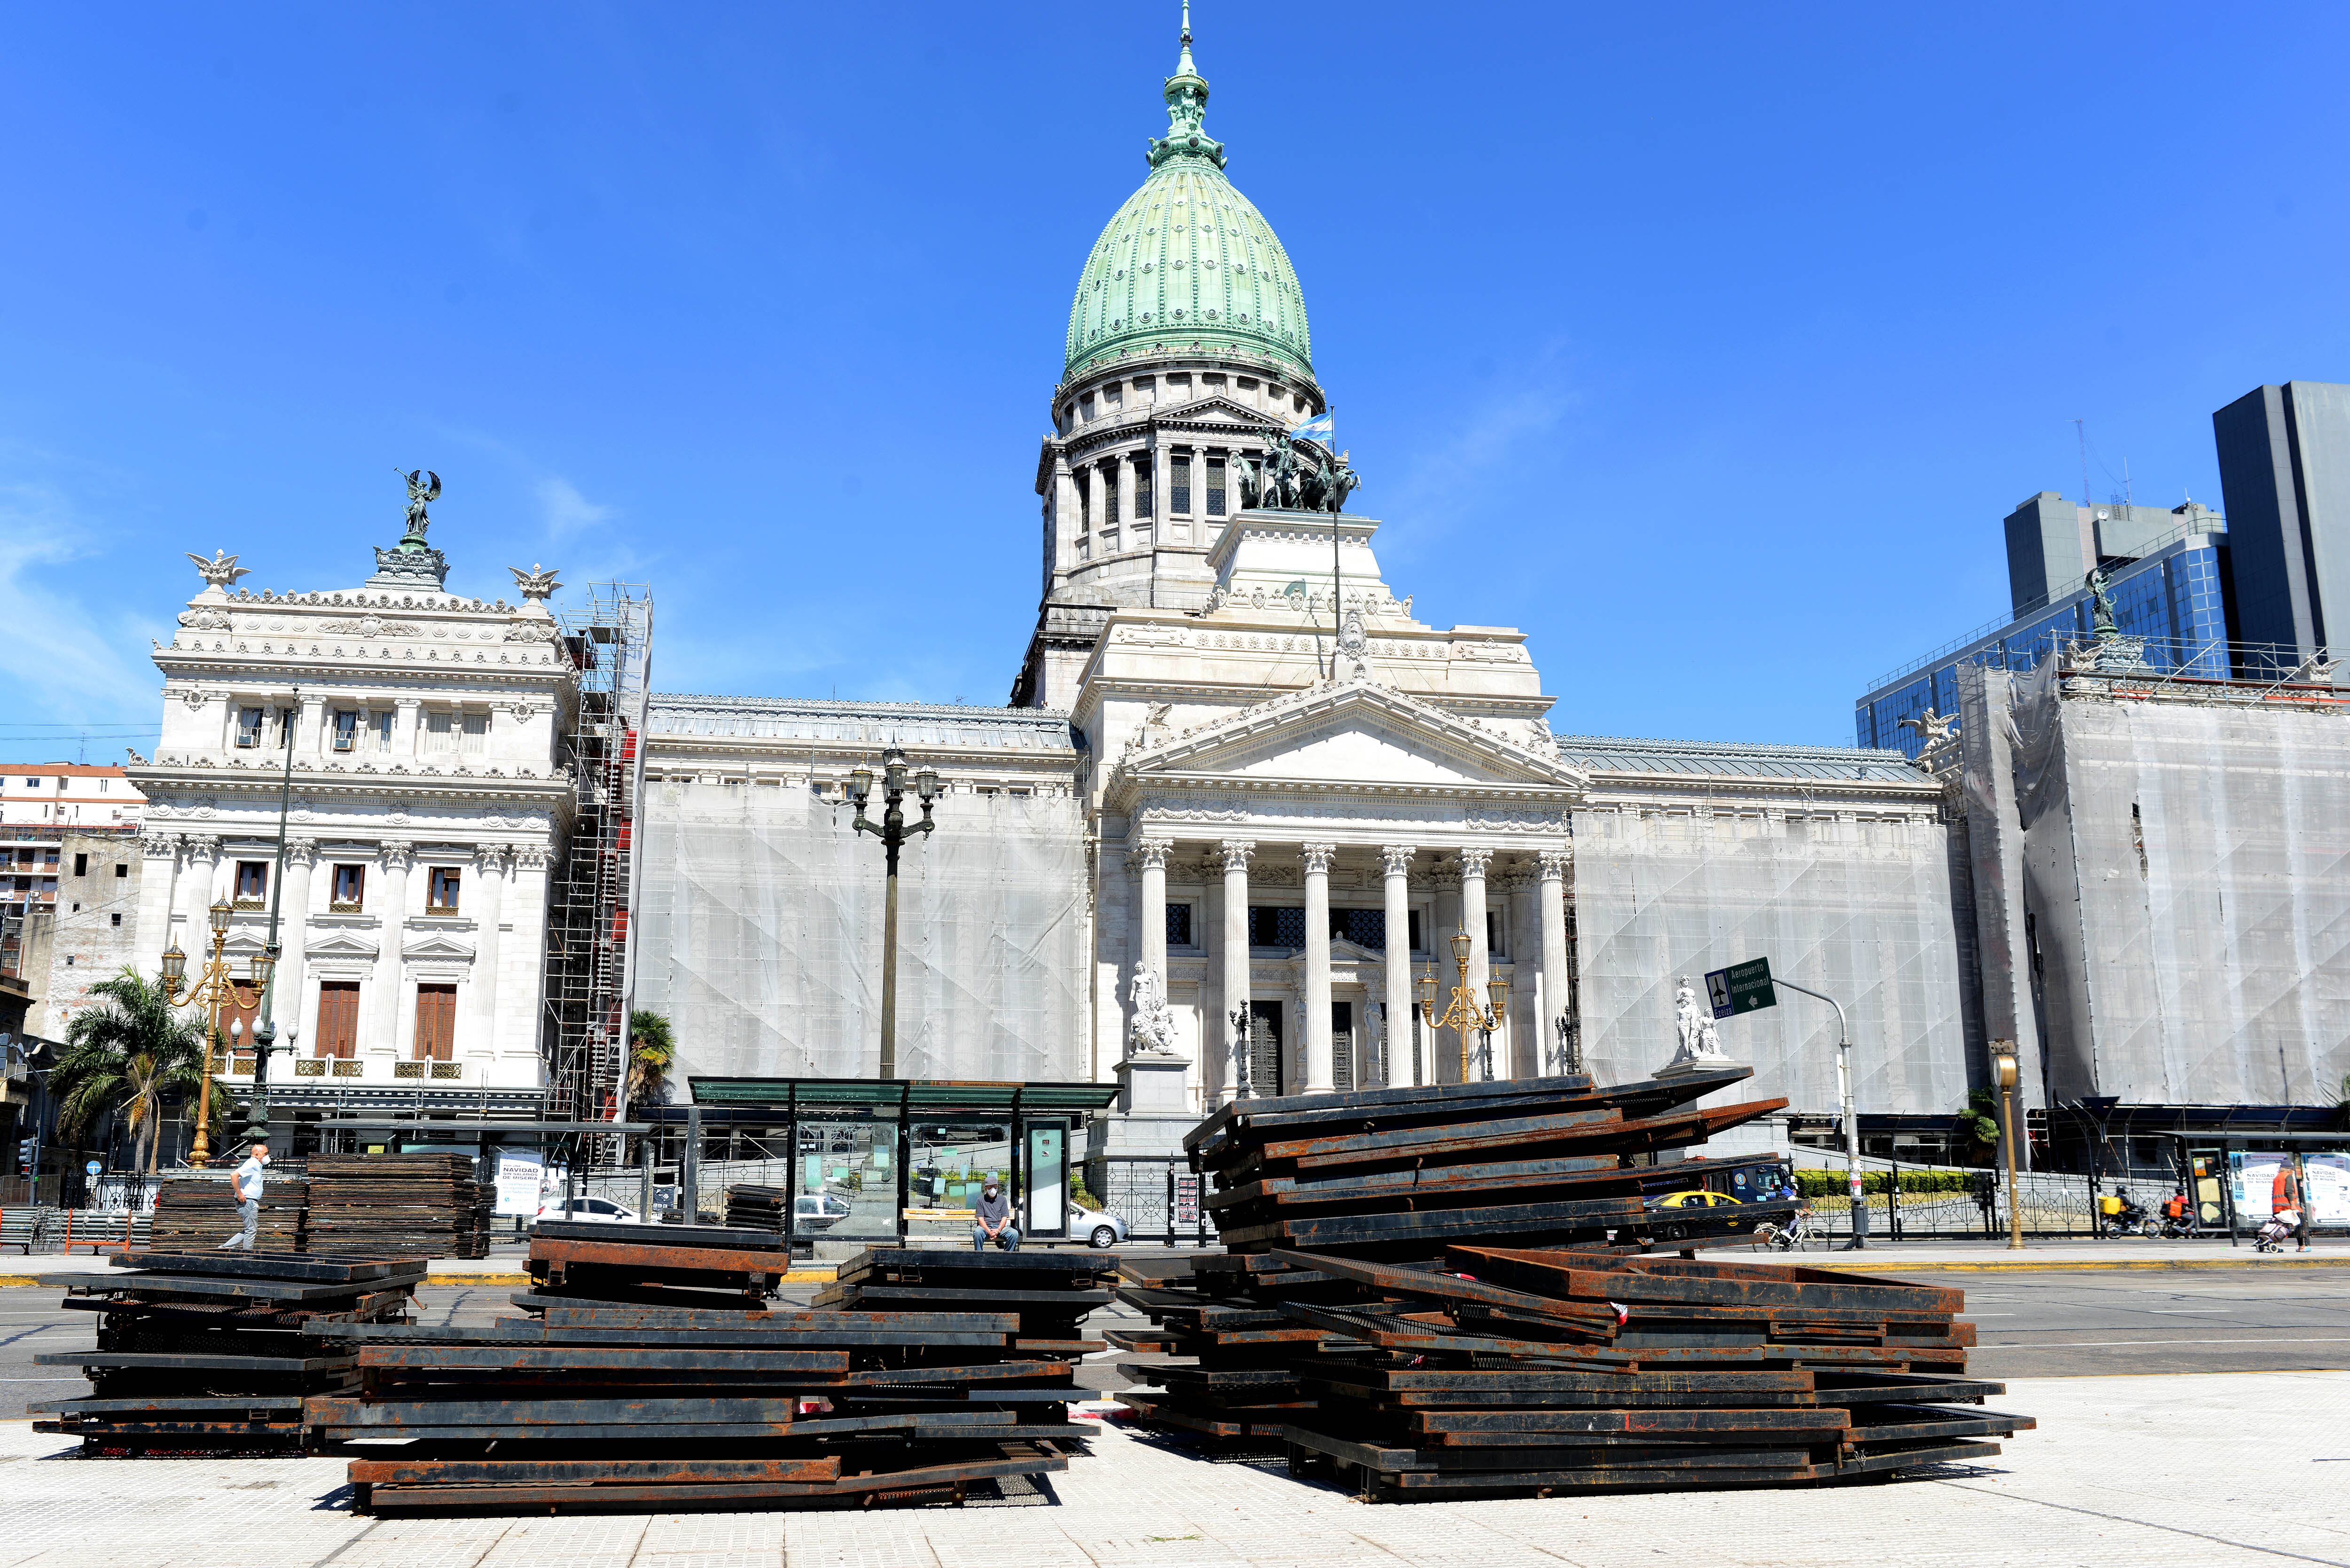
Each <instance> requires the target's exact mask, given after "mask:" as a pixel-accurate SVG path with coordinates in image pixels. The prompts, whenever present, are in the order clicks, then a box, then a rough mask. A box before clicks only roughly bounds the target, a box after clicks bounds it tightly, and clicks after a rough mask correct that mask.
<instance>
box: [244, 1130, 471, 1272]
mask: <svg viewBox="0 0 2350 1568" xmlns="http://www.w3.org/2000/svg"><path fill="white" fill-rule="evenodd" d="M308 1169H309V1210H308V1231H307V1238H308V1241H307V1245H308V1250H309V1251H313V1252H319V1253H325V1254H328V1255H330V1256H335V1257H357V1258H367V1257H390V1256H401V1255H409V1254H421V1255H423V1256H425V1257H446V1258H484V1257H487V1256H488V1255H489V1250H490V1210H491V1209H492V1207H493V1206H494V1202H495V1199H496V1193H495V1190H494V1189H493V1188H492V1187H491V1186H490V1184H488V1183H486V1182H484V1181H482V1180H480V1179H478V1177H477V1175H476V1172H475V1166H474V1162H473V1157H472V1156H470V1155H463V1154H442V1153H425V1154H316V1155H312V1156H311V1157H310V1159H309V1165H308ZM265 1191H266V1189H265Z"/></svg>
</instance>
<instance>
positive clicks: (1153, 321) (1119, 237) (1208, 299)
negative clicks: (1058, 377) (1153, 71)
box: [1062, 18, 1314, 381]
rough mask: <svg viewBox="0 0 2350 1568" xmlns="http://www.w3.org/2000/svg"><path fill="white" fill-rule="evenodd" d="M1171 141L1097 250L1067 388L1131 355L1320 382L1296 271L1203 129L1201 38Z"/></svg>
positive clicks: (1155, 146)
mask: <svg viewBox="0 0 2350 1568" xmlns="http://www.w3.org/2000/svg"><path fill="white" fill-rule="evenodd" d="M1166 99H1167V118H1168V119H1169V121H1170V125H1169V128H1168V132H1167V134H1166V135H1165V136H1163V137H1159V138H1158V139H1156V140H1153V141H1152V142H1151V143H1150V152H1149V158H1150V178H1149V179H1148V180H1145V181H1144V182H1142V188H1141V189H1140V190H1139V191H1137V192H1135V193H1134V194H1133V195H1131V196H1128V198H1127V199H1126V205H1124V206H1122V207H1120V208H1119V209H1118V215H1117V216H1116V217H1113V218H1112V219H1110V221H1109V225H1108V227H1107V228H1105V229H1103V230H1102V234H1101V238H1100V239H1098V240H1097V241H1095V242H1094V249H1093V254H1091V255H1090V256H1088V257H1087V258H1086V270H1085V272H1084V274H1083V275H1080V276H1079V277H1078V279H1077V298H1076V304H1075V305H1073V306H1071V307H1070V309H1069V343H1068V361H1067V365H1066V369H1064V371H1063V375H1062V379H1063V380H1064V381H1067V380H1071V379H1076V378H1077V377H1079V376H1083V375H1087V374H1089V373H1091V372H1093V371H1095V370H1098V369H1101V368H1102V367H1104V366H1106V365H1107V364H1109V363H1110V362H1112V361H1113V360H1115V359H1117V358H1120V357H1121V356H1126V355H1136V354H1148V355H1158V354H1181V353H1187V352H1194V351H1196V352H1201V353H1211V354H1213V353H1228V354H1236V355H1240V356H1243V357H1244V358H1252V359H1256V360H1259V361H1262V362H1263V363H1265V364H1266V365H1267V366H1269V367H1270V368H1272V369H1276V370H1279V371H1285V372H1287V373H1288V374H1290V375H1293V376H1302V377H1305V378H1306V379H1309V380H1310V379H1312V377H1313V375H1314V356H1313V339H1312V337H1310V335H1309V334H1308V333H1307V331H1306V327H1305V295H1304V294H1303V293H1302V292H1301V291H1300V290H1299V288H1298V286H1297V270H1296V268H1295V267H1293V266H1291V265H1289V254H1288V253H1287V252H1286V251H1284V250H1283V249H1282V248H1281V241H1280V240H1279V239H1277V238H1275V237H1274V232H1273V225H1272V224H1270V223H1266V222H1265V221H1264V214H1263V213H1260V212H1258V211H1257V210H1256V208H1255V206H1254V205H1253V204H1252V203H1251V202H1250V201H1249V199H1248V198H1247V197H1246V196H1243V195H1242V194H1241V193H1240V192H1238V191H1236V190H1234V189H1233V188H1232V182H1231V181H1229V180H1227V179H1225V178H1224V149H1223V144H1222V143H1221V142H1219V141H1217V140H1214V139H1213V138H1211V137H1210V136H1208V135H1207V134H1206V132H1204V131H1203V130H1201V128H1200V122H1201V117H1202V115H1203V113H1204V111H1205V110H1206V109H1207V104H1208V84H1207V82H1206V80H1205V79H1204V78H1201V75H1200V74H1199V72H1198V71H1196V70H1195V69H1193V68H1192V65H1191V26H1190V23H1189V20H1188V18H1187V20H1186V23H1185V26H1184V29H1183V52H1182V57H1181V58H1180V60H1179V61H1178V62H1177V64H1176V67H1175V74H1174V75H1173V76H1171V77H1170V78H1167V88H1166Z"/></svg>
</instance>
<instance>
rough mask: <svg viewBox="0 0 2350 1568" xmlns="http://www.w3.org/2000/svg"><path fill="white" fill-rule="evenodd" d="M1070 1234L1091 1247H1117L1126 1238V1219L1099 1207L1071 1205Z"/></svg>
mask: <svg viewBox="0 0 2350 1568" xmlns="http://www.w3.org/2000/svg"><path fill="white" fill-rule="evenodd" d="M1069 1235H1070V1236H1071V1237H1072V1238H1073V1239H1079V1240H1082V1241H1084V1242H1085V1243H1086V1245H1087V1246H1089V1247H1096V1248H1099V1247H1115V1246H1117V1245H1118V1243H1119V1242H1120V1241H1125V1240H1126V1221H1125V1220H1121V1219H1119V1218H1118V1216H1117V1215H1115V1214H1105V1213H1103V1212H1102V1211H1101V1210H1098V1209H1080V1208H1078V1207H1077V1206H1076V1204H1074V1203H1072V1204H1070V1205H1069Z"/></svg>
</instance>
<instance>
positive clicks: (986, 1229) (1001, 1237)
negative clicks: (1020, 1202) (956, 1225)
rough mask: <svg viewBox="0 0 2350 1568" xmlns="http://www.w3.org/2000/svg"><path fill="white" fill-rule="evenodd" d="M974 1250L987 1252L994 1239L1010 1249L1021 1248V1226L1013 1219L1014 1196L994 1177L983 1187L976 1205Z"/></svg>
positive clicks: (973, 1235) (972, 1246) (1002, 1246)
mask: <svg viewBox="0 0 2350 1568" xmlns="http://www.w3.org/2000/svg"><path fill="white" fill-rule="evenodd" d="M971 1212H972V1227H971V1250H972V1251H974V1252H984V1251H987V1244H988V1243H989V1242H990V1241H993V1242H994V1243H995V1244H996V1245H997V1246H999V1247H1001V1248H1003V1250H1004V1251H1007V1252H1016V1251H1019V1250H1020V1227H1019V1226H1017V1225H1014V1223H1013V1222H1012V1199H1010V1198H1008V1197H1006V1196H1005V1195H1004V1192H1003V1187H1002V1186H1001V1185H999V1184H998V1183H997V1182H996V1180H995V1179H994V1178H993V1177H990V1178H989V1179H988V1180H987V1182H986V1184H985V1185H984V1186H983V1187H982V1188H980V1189H979V1201H978V1202H977V1203H974V1204H972V1210H971Z"/></svg>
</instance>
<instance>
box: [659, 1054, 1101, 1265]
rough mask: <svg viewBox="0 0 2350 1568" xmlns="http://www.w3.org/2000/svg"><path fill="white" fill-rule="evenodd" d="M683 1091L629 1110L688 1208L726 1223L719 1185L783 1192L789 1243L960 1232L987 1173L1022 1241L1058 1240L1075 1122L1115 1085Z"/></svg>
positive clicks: (771, 1081)
mask: <svg viewBox="0 0 2350 1568" xmlns="http://www.w3.org/2000/svg"><path fill="white" fill-rule="evenodd" d="M687 1087H688V1091H689V1096H690V1097H689V1099H688V1101H687V1103H685V1104H683V1105H676V1106H646V1107H643V1108H642V1109H641V1110H640V1111H639V1116H640V1117H641V1118H642V1119H643V1120H645V1121H646V1122H648V1123H650V1124H652V1126H653V1127H654V1128H655V1131H654V1134H653V1139H654V1141H655V1142H657V1143H660V1144H661V1145H662V1146H663V1149H664V1158H662V1159H661V1163H663V1164H665V1165H666V1164H671V1163H672V1157H669V1156H667V1154H666V1151H667V1149H669V1148H670V1147H674V1151H675V1152H674V1156H673V1163H674V1164H675V1165H676V1168H677V1169H678V1186H679V1190H680V1192H681V1194H684V1193H691V1194H693V1195H694V1197H693V1199H692V1200H691V1204H690V1208H691V1210H698V1211H700V1212H702V1213H705V1214H707V1213H711V1212H712V1210H716V1211H717V1213H716V1216H715V1217H719V1218H723V1210H724V1207H725V1200H724V1196H723V1194H724V1189H726V1188H727V1187H729V1186H733V1185H737V1184H746V1185H756V1186H763V1187H774V1188H781V1189H784V1192H785V1210H786V1212H788V1213H790V1214H791V1215H792V1216H793V1222H792V1229H793V1235H794V1239H795V1241H827V1242H838V1243H844V1244H847V1245H850V1246H856V1247H869V1246H900V1245H904V1244H906V1243H908V1242H910V1241H964V1240H966V1239H967V1237H968V1235H969V1231H970V1226H971V1219H970V1212H969V1211H970V1209H971V1206H972V1201H973V1200H974V1199H975V1198H976V1197H977V1195H978V1192H979V1189H980V1186H981V1184H982V1183H983V1182H984V1181H985V1180H986V1179H988V1178H989V1177H991V1176H993V1178H994V1179H997V1180H999V1181H1001V1182H1003V1186H1004V1189H1005V1190H1006V1191H1007V1192H1009V1193H1010V1194H1012V1197H1013V1201H1014V1205H1015V1208H1016V1210H1017V1212H1018V1215H1019V1221H1018V1222H1019V1224H1020V1227H1021V1229H1022V1231H1024V1232H1025V1233H1026V1234H1027V1235H1028V1236H1029V1237H1031V1238H1032V1239H1035V1240H1037V1241H1058V1240H1062V1239H1065V1238H1066V1237H1067V1235H1068V1233H1069V1227H1068V1202H1069V1192H1070V1178H1071V1175H1072V1171H1073V1167H1074V1166H1075V1164H1076V1161H1077V1160H1078V1158H1080V1157H1081V1154H1082V1141H1083V1137H1084V1133H1085V1130H1086V1128H1087V1125H1088V1124H1089V1123H1090V1122H1091V1121H1092V1120H1093V1119H1094V1118H1095V1117H1097V1116H1100V1115H1102V1114H1103V1113H1105V1112H1106V1111H1107V1109H1108V1108H1109V1106H1111V1105H1112V1104H1113V1103H1115V1102H1116V1100H1117V1099H1118V1085H1115V1084H1064V1083H962V1082H953V1081H948V1080H939V1079H925V1078H739V1077H692V1078H689V1079H688V1080H687ZM801 1199H814V1200H815V1201H813V1202H809V1203H805V1204H804V1203H803V1202H802V1201H801ZM680 1201H681V1203H685V1202H687V1201H688V1200H687V1199H683V1198H682V1197H681V1199H680Z"/></svg>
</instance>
